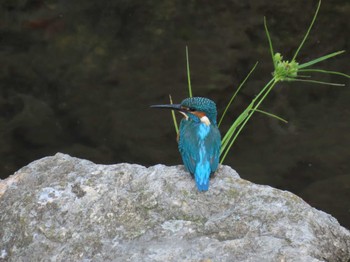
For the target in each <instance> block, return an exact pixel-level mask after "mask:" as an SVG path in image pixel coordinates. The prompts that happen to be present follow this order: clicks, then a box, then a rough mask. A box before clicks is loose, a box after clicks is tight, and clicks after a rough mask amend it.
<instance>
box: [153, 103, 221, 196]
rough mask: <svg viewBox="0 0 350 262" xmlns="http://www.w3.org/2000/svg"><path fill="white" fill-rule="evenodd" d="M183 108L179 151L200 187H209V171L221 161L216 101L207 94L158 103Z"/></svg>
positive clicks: (180, 109)
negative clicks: (172, 102)
mask: <svg viewBox="0 0 350 262" xmlns="http://www.w3.org/2000/svg"><path fill="white" fill-rule="evenodd" d="M153 107H158V108H159V107H160V108H170V109H175V110H178V111H180V113H182V114H183V115H184V116H185V117H184V118H183V119H182V120H181V123H180V130H179V140H178V142H179V151H180V154H181V157H182V160H183V163H184V165H185V167H186V169H187V170H188V171H189V172H190V173H191V174H192V175H193V176H194V178H195V181H196V186H197V189H198V190H199V191H207V190H208V189H209V179H210V175H211V174H212V173H214V172H215V171H216V169H217V168H218V164H219V157H220V146H221V136H220V132H219V129H218V127H217V123H216V117H217V111H216V105H215V103H214V102H213V101H212V100H210V99H208V98H204V97H192V98H186V99H185V100H183V101H182V102H181V104H179V105H158V106H153Z"/></svg>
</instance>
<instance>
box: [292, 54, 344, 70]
mask: <svg viewBox="0 0 350 262" xmlns="http://www.w3.org/2000/svg"><path fill="white" fill-rule="evenodd" d="M344 52H345V50H341V51H337V52H333V53H331V54H328V55H324V56H321V57H319V58H316V59H314V60H311V61H309V62H306V63H304V64H300V65H298V70H300V69H303V68H306V67H309V66H312V65H314V64H317V63H319V62H322V61H324V60H327V59H329V58H331V57H334V56H337V55H340V54H342V53H344Z"/></svg>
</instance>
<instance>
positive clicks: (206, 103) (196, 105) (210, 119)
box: [151, 97, 217, 125]
mask: <svg viewBox="0 0 350 262" xmlns="http://www.w3.org/2000/svg"><path fill="white" fill-rule="evenodd" d="M151 107H154V108H168V109H173V110H177V111H179V112H180V113H181V114H183V115H184V116H185V118H186V119H190V120H192V121H194V122H202V123H204V124H206V125H210V124H213V125H217V124H216V116H217V111H216V105H215V103H214V102H213V101H212V100H210V99H208V98H205V97H189V98H186V99H184V100H183V101H182V102H181V104H170V105H153V106H151Z"/></svg>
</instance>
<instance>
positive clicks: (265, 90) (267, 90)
mask: <svg viewBox="0 0 350 262" xmlns="http://www.w3.org/2000/svg"><path fill="white" fill-rule="evenodd" d="M277 83H278V81H276V79H275V78H272V79H271V80H270V81H269V82H268V83H267V84H266V85H265V86H264V88H263V89H262V90H261V91H260V93H259V94H258V95H257V96H256V97H255V98H254V99H253V100H252V102H251V105H254V104H255V101H257V100H258V99H259V101H258V103H257V104H256V105H255V106H254V107H253V108H252V110H251V112H250V113H249V114H248V115H247V117H246V118H245V120H244V121H243V123H242V124H241V125H240V127H239V129H238V131H237V132H236V133H235V135H234V137H233V138H232V140H231V142H230V144H229V145H228V146H225V148H224V149H223V150H222V152H221V153H224V155H223V156H222V158H221V160H220V164H222V163H223V162H224V160H225V158H226V155H227V154H228V152H229V151H230V148H231V147H232V145H233V143H234V142H235V141H236V139H237V137H238V135H239V134H240V133H241V131H242V129H243V128H244V127H245V125H246V124H247V122H248V121H249V119H250V118H251V117H252V115H253V114H254V112H255V110H256V109H257V108H258V107H259V106H260V104H261V103H262V101H263V100H264V99H265V98H266V96H267V95H268V94H269V93H270V91H271V90H272V88H273V87H274V86H275V85H276V84H277ZM261 96H262V97H261ZM260 97H261V98H260ZM226 135H227V134H226ZM225 137H226V136H225ZM224 139H225V138H224ZM226 139H227V138H226Z"/></svg>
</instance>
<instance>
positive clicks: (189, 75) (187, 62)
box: [186, 46, 192, 97]
mask: <svg viewBox="0 0 350 262" xmlns="http://www.w3.org/2000/svg"><path fill="white" fill-rule="evenodd" d="M186 68H187V82H188V95H189V97H192V87H191V73H190V61H189V58H188V47H187V46H186Z"/></svg>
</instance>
